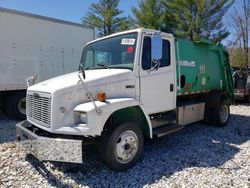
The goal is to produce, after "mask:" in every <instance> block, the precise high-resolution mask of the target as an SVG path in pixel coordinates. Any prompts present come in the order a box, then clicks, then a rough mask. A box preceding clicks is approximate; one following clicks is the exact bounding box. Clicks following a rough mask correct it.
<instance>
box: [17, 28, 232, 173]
mask: <svg viewBox="0 0 250 188" xmlns="http://www.w3.org/2000/svg"><path fill="white" fill-rule="evenodd" d="M233 89H234V88H233V79H232V75H231V70H230V66H229V56H228V53H227V52H226V51H225V50H224V48H223V46H222V45H213V44H212V43H211V42H209V41H199V42H192V41H187V40H180V39H176V38H175V37H174V36H173V35H172V34H168V33H164V32H160V31H155V30H150V29H143V28H140V29H136V30H130V31H125V32H121V33H117V34H113V35H110V36H107V37H104V38H100V39H97V40H94V41H92V42H90V43H88V44H86V46H85V47H84V49H83V53H82V58H81V62H80V65H79V70H78V71H77V72H73V73H70V74H66V75H63V76H60V77H56V78H52V79H49V80H46V81H43V82H41V83H38V84H35V85H32V86H31V87H29V88H28V90H27V120H26V121H23V122H20V123H18V124H17V125H16V133H17V140H18V141H20V142H21V145H22V146H24V148H26V149H27V150H28V151H29V152H31V153H33V154H34V155H35V156H36V157H38V158H39V159H41V160H51V161H66V162H76V163H81V162H82V161H83V155H84V153H85V150H84V148H85V147H83V146H85V145H88V144H95V145H96V147H97V149H98V151H99V153H100V156H101V157H102V159H103V160H104V161H105V163H106V164H107V165H108V166H109V167H110V168H111V169H114V170H117V171H123V170H127V169H128V168H131V167H132V166H134V165H135V163H136V162H137V161H138V160H139V158H140V156H141V154H142V151H143V145H144V140H145V139H149V138H154V137H161V136H165V135H168V134H170V133H173V132H175V131H178V130H180V129H182V128H184V127H186V126H187V125H188V124H191V123H194V122H198V121H201V120H204V121H205V122H206V123H209V124H213V125H215V126H219V127H222V126H225V125H226V124H227V122H228V119H229V116H230V110H229V106H230V104H231V102H232V100H233V98H234V96H233Z"/></svg>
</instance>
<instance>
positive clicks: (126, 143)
mask: <svg viewBox="0 0 250 188" xmlns="http://www.w3.org/2000/svg"><path fill="white" fill-rule="evenodd" d="M138 148H139V141H138V137H137V135H136V133H135V132H133V131H125V132H123V133H122V134H121V135H120V136H119V137H118V139H117V141H116V147H115V157H116V159H117V161H118V162H119V163H128V162H130V161H131V160H133V159H134V157H135V156H136V153H137V151H138Z"/></svg>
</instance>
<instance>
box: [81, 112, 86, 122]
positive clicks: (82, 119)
mask: <svg viewBox="0 0 250 188" xmlns="http://www.w3.org/2000/svg"><path fill="white" fill-rule="evenodd" d="M80 120H81V122H82V123H87V114H86V113H80Z"/></svg>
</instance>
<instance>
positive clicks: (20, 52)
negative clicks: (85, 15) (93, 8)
mask: <svg viewBox="0 0 250 188" xmlns="http://www.w3.org/2000/svg"><path fill="white" fill-rule="evenodd" d="M0 28H1V34H0V107H2V111H5V112H7V114H8V115H9V116H10V117H12V118H15V119H22V120H23V119H25V118H26V116H25V115H26V106H25V104H26V103H25V97H26V89H27V82H26V81H28V84H34V83H38V82H41V81H43V80H47V79H49V78H52V77H55V76H59V75H62V74H66V73H70V72H72V71H74V70H76V69H77V67H78V64H79V61H80V58H81V52H82V48H83V46H84V44H86V43H87V42H89V41H91V40H93V39H95V29H94V28H93V27H89V26H84V25H83V24H78V23H73V22H68V21H64V20H58V19H54V18H50V17H45V16H40V15H35V14H30V13H26V12H21V11H17V10H11V9H6V8H1V7H0ZM1 104H2V105H1Z"/></svg>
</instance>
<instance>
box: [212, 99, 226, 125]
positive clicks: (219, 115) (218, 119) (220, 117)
mask: <svg viewBox="0 0 250 188" xmlns="http://www.w3.org/2000/svg"><path fill="white" fill-rule="evenodd" d="M229 115H230V108H229V104H228V102H227V101H226V100H222V101H221V102H220V104H219V105H218V107H216V108H214V110H213V116H212V117H213V124H214V125H215V126H218V127H224V126H226V125H227V122H228V120H229Z"/></svg>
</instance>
